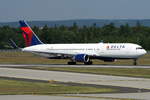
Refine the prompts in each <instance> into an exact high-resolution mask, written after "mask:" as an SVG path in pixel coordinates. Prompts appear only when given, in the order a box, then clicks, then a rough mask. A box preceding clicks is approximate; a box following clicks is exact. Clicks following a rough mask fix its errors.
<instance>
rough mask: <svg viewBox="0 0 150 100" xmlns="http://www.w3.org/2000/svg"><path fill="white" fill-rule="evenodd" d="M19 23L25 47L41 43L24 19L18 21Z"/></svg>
mask: <svg viewBox="0 0 150 100" xmlns="http://www.w3.org/2000/svg"><path fill="white" fill-rule="evenodd" d="M19 23H20V26H21V27H20V29H21V30H22V31H23V32H22V35H23V38H24V39H25V44H26V46H27V47H28V46H33V45H38V44H43V43H42V42H41V41H40V39H39V38H38V37H37V36H36V35H35V33H34V32H33V31H32V29H31V28H30V26H29V25H28V24H27V23H26V22H25V21H19Z"/></svg>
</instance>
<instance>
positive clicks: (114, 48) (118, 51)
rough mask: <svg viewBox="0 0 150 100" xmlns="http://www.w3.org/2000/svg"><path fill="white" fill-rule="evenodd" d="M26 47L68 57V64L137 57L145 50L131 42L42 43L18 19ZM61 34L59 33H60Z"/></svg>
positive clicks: (47, 54) (56, 57)
mask: <svg viewBox="0 0 150 100" xmlns="http://www.w3.org/2000/svg"><path fill="white" fill-rule="evenodd" d="M19 23H20V25H21V27H20V29H21V30H22V35H23V37H24V39H25V44H26V47H25V48H22V49H21V50H22V51H24V52H31V53H34V54H38V55H40V56H43V57H46V58H49V59H70V61H69V62H68V64H69V65H75V64H76V63H77V62H83V63H84V64H85V65H91V64H93V62H92V59H99V60H103V61H105V62H114V61H116V60H117V59H133V60H134V65H137V59H138V58H139V57H141V56H143V55H145V54H146V53H147V52H146V50H145V49H143V48H142V47H141V46H140V45H137V44H133V43H102V42H101V43H84V44H80V43H78V44H77V43H76V44H73V43H72V44H44V43H43V42H42V41H41V40H40V39H39V38H38V37H37V36H36V34H35V33H34V32H33V30H32V29H31V27H30V26H29V25H28V24H27V22H26V21H24V20H21V21H19ZM60 34H61V33H60Z"/></svg>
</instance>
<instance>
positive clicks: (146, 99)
mask: <svg viewBox="0 0 150 100" xmlns="http://www.w3.org/2000/svg"><path fill="white" fill-rule="evenodd" d="M67 96H81V97H87V96H88V97H91V98H92V97H101V98H102V97H104V98H118V99H119V98H120V99H121V100H123V99H134V100H150V92H145V93H113V94H68V95H67ZM114 100H115V99H114Z"/></svg>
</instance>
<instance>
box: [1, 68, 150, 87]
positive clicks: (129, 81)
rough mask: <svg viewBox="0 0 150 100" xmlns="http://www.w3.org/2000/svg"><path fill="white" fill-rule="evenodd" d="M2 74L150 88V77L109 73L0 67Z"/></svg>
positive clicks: (5, 75) (37, 78)
mask: <svg viewBox="0 0 150 100" xmlns="http://www.w3.org/2000/svg"><path fill="white" fill-rule="evenodd" d="M0 76H2V77H14V78H24V79H35V80H46V81H49V80H54V81H60V82H73V83H83V84H96V85H112V86H120V87H131V88H139V89H150V85H149V84H150V79H145V78H132V77H121V76H109V75H94V74H83V73H72V72H58V71H43V70H31V69H17V68H0Z"/></svg>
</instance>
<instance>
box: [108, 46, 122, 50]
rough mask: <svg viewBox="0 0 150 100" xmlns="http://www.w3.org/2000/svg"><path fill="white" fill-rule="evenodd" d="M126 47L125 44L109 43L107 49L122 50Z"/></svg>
mask: <svg viewBox="0 0 150 100" xmlns="http://www.w3.org/2000/svg"><path fill="white" fill-rule="evenodd" d="M123 48H125V45H107V46H106V49H107V50H120V49H123Z"/></svg>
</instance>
